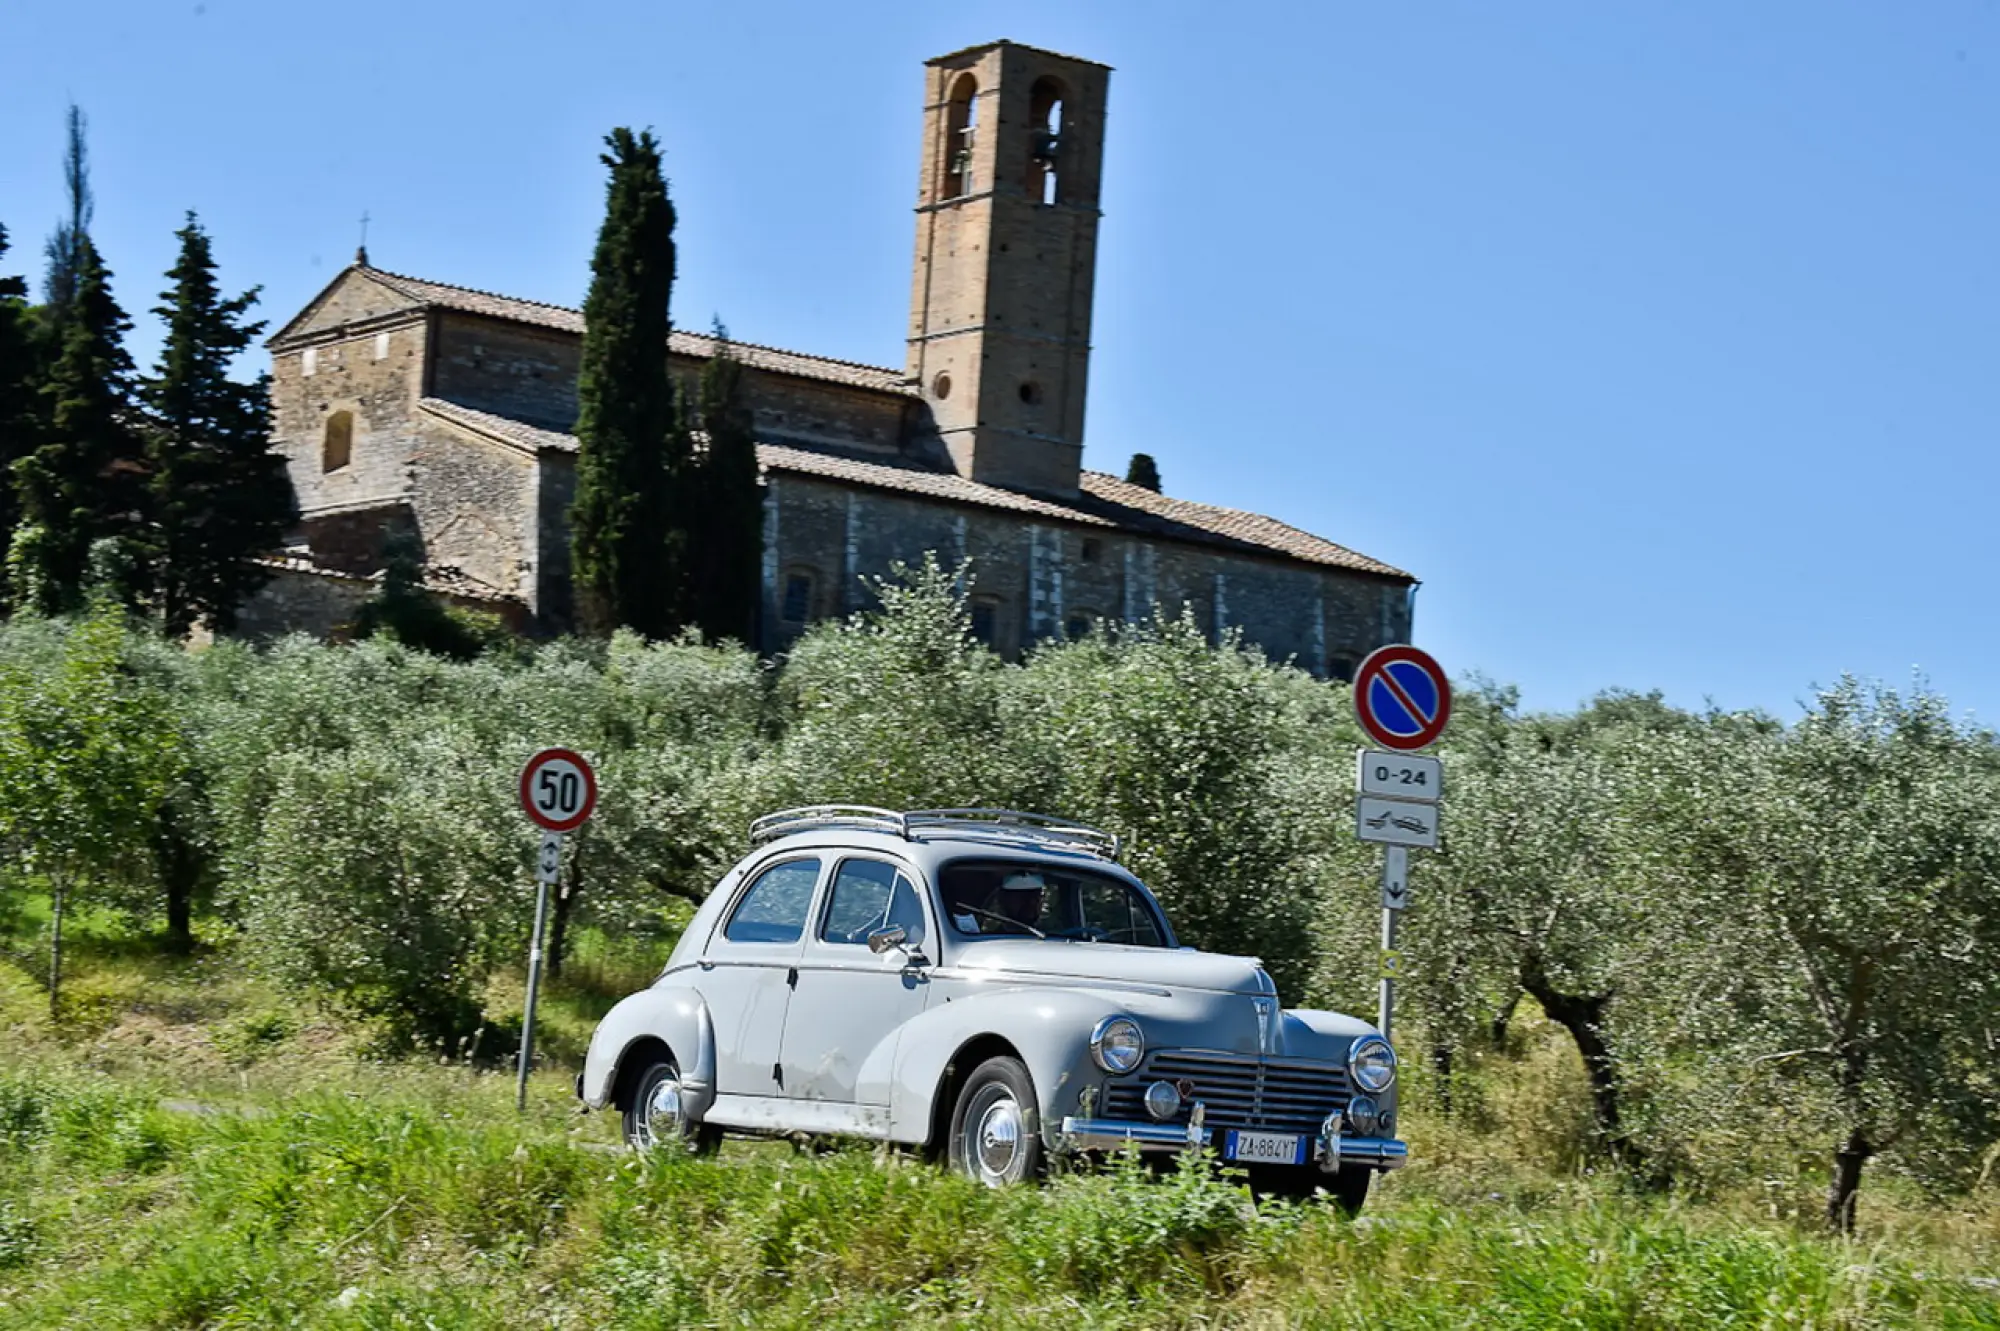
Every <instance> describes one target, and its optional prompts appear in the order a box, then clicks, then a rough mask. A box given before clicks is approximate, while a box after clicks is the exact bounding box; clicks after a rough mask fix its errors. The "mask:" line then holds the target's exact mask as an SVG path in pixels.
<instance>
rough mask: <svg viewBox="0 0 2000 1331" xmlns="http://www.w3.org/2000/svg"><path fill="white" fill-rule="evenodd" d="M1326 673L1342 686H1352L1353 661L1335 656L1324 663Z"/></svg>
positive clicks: (1349, 658)
mask: <svg viewBox="0 0 2000 1331" xmlns="http://www.w3.org/2000/svg"><path fill="white" fill-rule="evenodd" d="M1326 673H1327V674H1328V675H1329V676H1331V677H1332V678H1334V679H1337V680H1339V681H1340V682H1341V683H1343V684H1352V683H1353V682H1354V659H1353V658H1352V657H1348V656H1336V657H1334V658H1333V659H1332V660H1331V661H1328V662H1327V663H1326Z"/></svg>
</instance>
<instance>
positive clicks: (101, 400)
mask: <svg viewBox="0 0 2000 1331" xmlns="http://www.w3.org/2000/svg"><path fill="white" fill-rule="evenodd" d="M131 326H132V324H131V321H130V320H129V319H127V318H126V317H125V312H124V311H123V310H122V309H120V308H119V307H118V302H117V301H116V300H114V299H113V298H112V295H111V274H110V272H109V270H107V269H106V268H105V266H104V261H103V260H102V259H101V258H100V257H99V256H98V253H97V246H96V245H94V244H93V243H91V240H90V237H89V236H87V235H86V236H84V237H82V238H81V239H80V240H79V241H78V242H77V249H76V286H75V290H74V292H73V294H72V297H71V304H70V310H69V313H68V315H67V317H65V318H64V319H63V320H62V321H61V324H60V329H61V331H60V340H59V341H58V343H57V352H56V357H55V361H54V363H53V364H52V365H51V366H50V367H49V371H48V379H47V382H45V383H44V384H43V385H42V387H41V392H40V394H39V398H40V401H39V405H40V407H41V416H42V419H43V421H44V423H45V424H44V430H43V433H42V437H41V438H40V439H39V440H38V441H37V442H36V446H35V447H34V448H32V449H31V450H29V451H28V452H27V453H26V454H25V455H24V456H22V457H20V458H19V459H17V460H16V461H15V462H14V464H13V474H14V484H15V487H16V491H17V494H18V496H19V501H20V506H21V525H20V526H19V527H18V528H16V530H15V532H14V536H13V540H12V543H11V545H10V547H9V549H8V554H7V563H8V574H9V578H10V581H11V583H12V584H13V592H14V603H15V604H16V605H30V606H33V607H35V608H37V609H40V610H41V611H42V612H44V613H50V614H52V613H56V612H58V611H61V610H66V609H71V608H74V607H76V606H77V605H80V604H81V602H82V599H83V592H84V588H85V584H86V582H87V580H88V575H89V570H90V548H91V545H92V543H93V542H95V541H98V540H100V539H108V540H114V541H117V542H119V543H120V544H121V545H123V546H124V547H125V553H126V556H127V557H128V559H127V566H128V567H132V568H134V569H135V573H134V579H135V582H134V583H128V585H127V586H125V587H123V588H121V589H119V590H120V591H121V592H122V593H123V594H124V595H125V596H126V598H127V599H128V600H129V599H131V598H132V596H133V593H134V586H135V583H136V581H138V580H143V573H142V572H140V571H138V565H137V563H136V556H137V554H138V551H139V550H140V548H141V547H142V545H143V541H142V539H141V538H142V537H143V523H144V521H145V501H146V484H145V476H146V466H145V460H144V449H143V446H142V443H141V440H140V437H139V433H138V431H137V430H136V429H135V428H134V422H133V419H132V410H131V406H130V397H131V380H132V359H131V357H130V356H128V355H127V354H126V352H125V346H124V336H125V333H126V331H127V330H128V329H129V328H131Z"/></svg>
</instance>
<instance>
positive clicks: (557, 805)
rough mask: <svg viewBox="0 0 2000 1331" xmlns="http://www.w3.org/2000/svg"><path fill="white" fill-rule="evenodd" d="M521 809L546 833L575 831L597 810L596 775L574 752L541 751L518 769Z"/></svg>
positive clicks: (578, 754) (561, 750)
mask: <svg viewBox="0 0 2000 1331" xmlns="http://www.w3.org/2000/svg"><path fill="white" fill-rule="evenodd" d="M521 807H522V808H523V809H524V810H526V811H527V814H528V817H530V818H532V819H534V820H535V821H536V822H537V823H539V824H541V826H542V828H543V829H544V830H545V831H550V832H574V831H575V830H576V829H577V828H579V827H581V826H583V820H584V819H586V818H588V817H590V811H591V810H592V809H594V808H596V807H597V773H595V772H593V771H591V770H590V764H589V763H588V762H586V761H585V760H584V757H583V755H582V754H580V753H577V752H576V751H575V750H573V749H543V750H542V751H541V752H540V753H538V754H536V755H535V756H534V757H532V758H530V759H528V765H527V766H526V767H523V768H522V769H521Z"/></svg>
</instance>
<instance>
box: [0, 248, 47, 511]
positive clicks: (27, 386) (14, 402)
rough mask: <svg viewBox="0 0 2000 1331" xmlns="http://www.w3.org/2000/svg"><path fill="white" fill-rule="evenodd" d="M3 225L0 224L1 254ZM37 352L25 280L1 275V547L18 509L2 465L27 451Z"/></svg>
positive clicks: (1, 252)
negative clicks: (5, 481) (6, 482)
mask: <svg viewBox="0 0 2000 1331" xmlns="http://www.w3.org/2000/svg"><path fill="white" fill-rule="evenodd" d="M6 253H7V228H6V227H4V226H0V255H5V254H6ZM37 360H38V358H37V356H36V354H35V344H34V340H33V325H32V324H31V322H30V319H29V311H28V280H27V279H26V278H24V277H0V550H4V549H5V548H6V545H7V543H8V541H10V540H11V539H12V538H13V535H14V524H15V522H16V520H17V518H18V511H17V509H16V507H15V504H14V487H13V486H12V485H9V484H5V483H4V479H5V476H6V469H7V468H8V467H10V466H12V465H13V462H14V459H16V458H18V457H20V456H21V455H22V454H23V453H25V452H27V451H28V447H29V444H30V442H31V440H32V437H33V434H34V392H35V378H36V365H37Z"/></svg>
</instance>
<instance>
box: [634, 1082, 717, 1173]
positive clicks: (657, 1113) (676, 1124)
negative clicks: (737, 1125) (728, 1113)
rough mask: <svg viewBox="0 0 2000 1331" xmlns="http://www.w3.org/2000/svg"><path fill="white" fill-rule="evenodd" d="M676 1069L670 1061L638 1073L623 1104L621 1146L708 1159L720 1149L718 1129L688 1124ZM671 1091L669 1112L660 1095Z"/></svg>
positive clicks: (664, 1099)
mask: <svg viewBox="0 0 2000 1331" xmlns="http://www.w3.org/2000/svg"><path fill="white" fill-rule="evenodd" d="M680 1081H681V1072H680V1068H679V1067H678V1066H676V1065H675V1063H674V1061H673V1059H672V1058H660V1059H655V1060H654V1061H653V1062H651V1063H648V1064H646V1065H645V1067H643V1068H641V1069H640V1071H639V1075H638V1078H637V1079H636V1080H635V1081H634V1082H633V1085H632V1095H631V1098H630V1099H628V1100H627V1101H626V1102H625V1108H624V1115H623V1126H624V1130H625V1143H626V1145H628V1146H630V1147H631V1148H632V1149H633V1150H635V1151H656V1150H661V1149H664V1148H669V1147H671V1148H678V1149H679V1150H682V1151H686V1152H687V1153H689V1154H690V1155H712V1154H714V1153H715V1150H716V1148H717V1147H719V1146H721V1145H722V1129H721V1128H717V1127H711V1126H710V1125H708V1124H706V1123H693V1122H690V1121H689V1120H688V1117H687V1111H686V1109H685V1108H684V1107H682V1106H684V1103H685V1102H684V1101H681V1100H680V1099H679V1095H680ZM669 1088H670V1089H671V1091H672V1093H673V1096H672V1098H673V1101H674V1105H675V1107H674V1108H672V1109H670V1108H669V1107H668V1105H667V1103H666V1101H667V1098H668V1097H666V1096H665V1095H663V1094H662V1093H663V1091H666V1090H668V1089H669Z"/></svg>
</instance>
